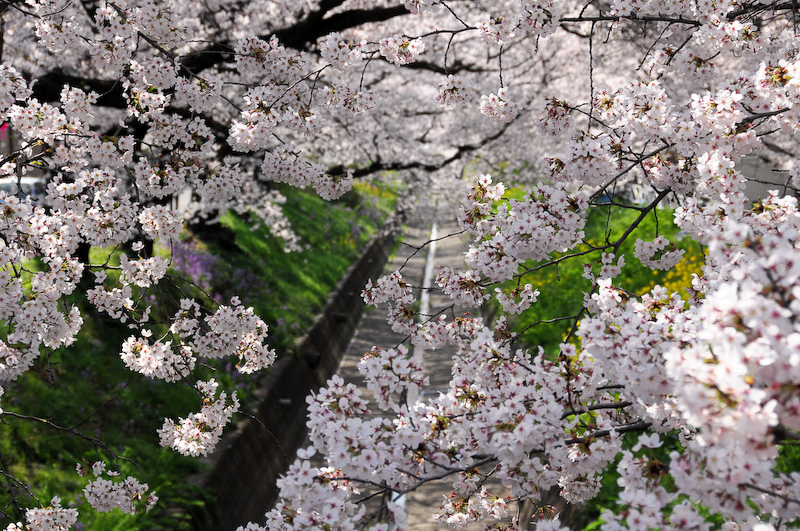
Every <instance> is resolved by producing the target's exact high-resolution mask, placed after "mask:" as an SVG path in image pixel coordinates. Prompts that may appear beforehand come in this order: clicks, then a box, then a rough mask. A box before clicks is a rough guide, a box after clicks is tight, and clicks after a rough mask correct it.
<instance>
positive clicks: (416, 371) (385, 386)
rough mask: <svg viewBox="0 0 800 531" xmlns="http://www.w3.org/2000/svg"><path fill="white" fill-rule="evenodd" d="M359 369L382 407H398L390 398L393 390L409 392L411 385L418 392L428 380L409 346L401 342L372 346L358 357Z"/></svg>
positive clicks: (393, 392) (394, 391)
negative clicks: (394, 346)
mask: <svg viewBox="0 0 800 531" xmlns="http://www.w3.org/2000/svg"><path fill="white" fill-rule="evenodd" d="M358 372H359V373H361V375H362V376H364V378H365V380H366V382H367V388H368V389H370V390H371V391H372V392H373V393H374V394H375V398H376V399H377V401H378V406H379V407H381V408H383V409H388V408H389V407H392V408H394V409H397V408H399V407H400V406H399V404H398V403H397V402H396V401H395V400H394V399H393V398H392V395H394V394H395V393H400V392H402V391H406V392H408V391H409V390H410V389H411V388H412V387H413V388H416V389H415V390H416V392H417V393H418V392H419V390H420V389H422V387H423V386H425V385H427V384H428V379H427V377H424V376H423V370H422V366H421V365H420V364H419V363H418V362H416V361H414V360H413V359H412V358H411V357H409V355H408V349H407V348H406V347H405V346H403V345H400V346H399V347H398V348H397V349H391V348H390V349H382V348H379V347H373V348H372V350H371V351H370V352H368V353H366V354H364V356H363V357H362V358H361V361H360V362H359V364H358Z"/></svg>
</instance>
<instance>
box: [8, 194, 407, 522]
mask: <svg viewBox="0 0 800 531" xmlns="http://www.w3.org/2000/svg"><path fill="white" fill-rule="evenodd" d="M356 188H357V190H356V191H353V192H350V193H348V194H346V195H345V196H344V197H343V198H342V199H340V200H339V201H337V202H334V203H330V202H326V201H323V200H321V199H320V198H319V197H318V196H316V195H315V194H314V193H313V192H309V191H304V190H297V189H293V188H288V187H287V188H286V189H285V190H282V191H283V192H284V193H285V195H286V197H287V202H286V204H285V205H284V212H285V214H286V216H287V217H288V218H289V220H290V222H291V223H292V228H293V230H294V231H295V232H296V233H297V234H298V236H300V238H301V240H302V243H303V244H305V245H308V248H309V249H313V252H312V251H310V250H308V251H303V252H298V253H286V252H284V247H283V244H282V243H281V242H279V241H277V240H276V239H275V238H274V237H273V236H271V235H270V233H269V231H268V230H267V229H266V228H265V227H261V228H258V229H256V230H253V222H252V221H251V220H248V219H245V218H243V217H240V216H237V215H234V214H232V213H228V214H226V215H224V216H223V217H222V227H220V228H219V230H227V231H229V232H228V235H232V238H231V239H232V240H233V241H232V242H231V241H229V242H227V243H228V245H218V244H217V243H215V242H210V243H207V242H202V241H199V240H198V239H197V238H192V237H191V235H189V236H188V240H187V242H185V243H187V244H189V243H190V244H191V249H192V252H193V253H195V254H196V255H197V256H200V257H202V258H203V259H207V262H206V263H207V264H210V265H213V268H211V271H212V273H211V274H210V278H208V279H204V280H203V282H205V281H206V280H207V285H206V286H203V287H204V288H207V289H204V290H203V291H201V290H200V289H199V287H187V286H185V285H184V286H181V289H182V290H183V293H184V294H185V293H190V294H192V295H197V296H200V297H201V299H204V300H205V301H206V302H208V303H210V304H211V305H212V306H213V303H212V301H211V300H209V299H215V300H216V302H219V303H227V302H228V301H227V300H226V299H229V297H230V295H233V294H235V291H234V290H240V293H238V294H239V295H241V296H242V298H243V302H245V303H246V304H249V305H252V306H254V307H255V309H256V312H257V313H258V314H259V315H260V316H261V317H262V318H263V319H264V320H265V321H266V322H267V324H268V325H269V326H270V331H271V334H270V335H271V340H272V346H273V347H274V348H276V350H277V351H278V353H279V355H280V354H281V353H285V352H287V351H290V350H291V346H292V345H293V344H294V341H295V339H296V338H297V337H299V336H300V335H302V334H303V332H304V331H305V329H306V328H307V326H308V325H309V324H310V323H311V322H312V321H313V318H314V316H315V315H316V313H317V312H318V311H319V310H320V309H321V308H322V307H323V306H324V304H325V303H326V300H327V296H328V294H329V292H330V291H331V290H333V289H335V287H336V284H337V282H338V281H339V279H340V278H341V277H342V275H343V274H344V272H345V271H346V269H347V267H348V266H349V265H350V263H351V262H352V261H353V260H354V259H355V258H357V257H358V255H359V253H360V251H361V249H363V247H364V245H365V244H366V242H367V241H369V239H370V238H371V237H372V235H373V234H374V233H375V231H376V230H377V228H378V227H379V226H380V225H381V224H382V222H383V220H384V218H385V217H386V216H387V214H388V213H389V212H390V211H391V209H393V208H394V204H395V202H396V191H395V189H394V188H393V187H391V186H387V185H385V184H380V183H374V184H372V183H358V184H357V186H356ZM233 243H235V245H232V244H233ZM155 251H156V252H159V253H165V252H166V250H165V249H159V248H158V247H156V249H155ZM121 252H123V251H122V250H121V249H114V250H113V251H109V250H101V249H92V250H91V252H90V257H91V261H92V263H103V262H105V261H106V260H108V263H109V264H111V265H116V264H118V263H119V255H120V253H121ZM173 272H174V273H177V274H178V275H179V276H181V277H186V276H187V275H186V274H185V272H182V271H173ZM117 277H118V274H115V272H111V273H110V274H109V282H113V281H114V280H115V279H116V278H117ZM241 279H244V280H245V282H244V283H241V282H240V283H239V284H236V282H235V281H237V280H241ZM242 290H243V293H242V292H241V291H242ZM77 291H80V290H77ZM180 296H185V295H181V293H180V292H179V291H178V290H177V289H176V288H170V287H168V286H166V285H160V286H159V287H157V288H156V289H152V290H149V291H138V292H136V293H135V297H136V298H138V297H143V298H144V299H143V300H145V301H146V302H147V303H148V304H152V305H153V306H154V310H153V313H152V319H153V321H158V320H159V319H160V318H161V317H162V316H164V315H170V314H171V313H172V312H174V311H175V309H176V308H175V305H176V302H175V300H177V299H178V298H179V297H180ZM72 303H74V304H77V305H78V306H79V308H80V309H81V312H82V314H83V316H84V320H85V321H84V325H83V328H82V331H81V333H80V335H79V336H78V339H77V341H76V342H75V343H74V344H73V345H71V346H70V347H69V348H62V349H59V350H56V351H54V352H50V353H49V354H46V355H44V356H43V357H42V358H40V359H39V360H38V361H37V363H36V365H35V367H34V368H33V369H32V370H30V371H28V372H27V373H25V374H24V375H23V376H21V377H20V378H19V380H17V381H15V382H6V383H4V384H3V385H4V387H5V389H6V393H5V395H4V396H3V402H2V407H3V409H5V410H6V411H9V412H14V411H20V412H24V414H25V415H28V416H30V417H35V418H31V419H21V418H14V417H10V416H8V415H4V416H3V422H2V423H0V454H2V458H3V460H4V462H5V463H7V464H8V468H9V470H10V471H11V473H12V474H13V476H14V477H16V478H17V479H19V480H20V481H21V482H22V483H23V484H24V486H25V487H27V488H29V489H30V493H31V494H32V495H34V496H36V498H37V499H38V500H39V501H41V502H42V503H44V504H47V503H48V502H49V500H50V499H51V498H52V497H53V496H56V495H58V496H60V497H61V498H62V505H63V506H65V507H66V506H71V507H76V508H77V509H78V510H79V512H80V518H79V523H80V525H79V526H78V529H83V528H86V527H88V528H90V529H104V530H107V529H108V530H110V529H119V530H134V529H136V530H138V529H176V530H177V529H189V528H190V526H189V522H188V515H189V514H192V513H199V514H202V513H204V512H211V511H215V508H214V507H213V506H212V505H211V504H210V503H209V502H208V500H207V499H206V497H205V495H204V493H203V492H202V490H201V489H200V488H199V487H195V486H192V485H191V484H190V483H189V482H187V478H188V477H190V476H192V475H194V474H198V473H199V472H201V471H202V470H203V465H201V464H200V462H198V460H196V459H192V458H188V457H183V456H181V455H180V454H177V453H176V452H173V451H171V450H167V449H163V448H160V447H159V441H158V435H157V433H156V429H157V428H159V427H161V424H162V423H163V419H164V417H170V418H173V419H175V420H177V418H178V417H181V416H184V417H185V416H186V415H188V414H189V413H190V412H193V411H198V410H199V409H200V407H201V402H200V399H199V397H198V396H196V394H195V392H194V390H193V388H192V383H191V382H189V381H187V382H178V383H173V384H170V383H165V382H162V381H157V380H151V379H148V378H146V377H143V376H141V375H139V374H136V373H133V372H131V371H130V370H128V369H127V368H126V367H125V365H124V363H123V362H122V360H121V359H120V357H119V349H120V345H121V344H122V342H123V341H124V340H125V339H126V338H127V337H129V336H130V335H132V334H133V333H134V332H133V331H131V330H130V329H128V327H127V326H125V325H123V324H120V323H119V322H118V321H115V320H112V319H110V318H109V317H108V316H107V315H105V314H100V313H99V312H97V311H95V310H94V309H93V308H92V307H91V306H90V305H89V304H88V303H87V301H86V300H81V299H78V298H76V299H74V300H73V301H72ZM2 324H3V323H0V325H2ZM153 326H154V327H155V328H156V330H155V334H158V333H159V330H158V326H159V325H153ZM234 363H235V360H222V361H220V362H207V363H206V362H204V363H203V366H201V367H200V368H199V369H198V371H197V372H198V374H197V377H198V378H203V379H208V378H212V377H213V378H215V379H217V381H219V382H220V383H221V386H222V387H223V388H225V389H227V390H236V391H237V393H238V395H239V397H240V400H241V401H242V406H243V407H242V409H243V410H245V411H247V410H248V407H249V406H250V405H252V404H254V402H255V398H254V396H253V394H252V391H253V390H255V388H256V386H257V381H258V378H259V377H261V376H260V375H254V376H245V375H241V374H239V373H238V372H237V371H236V369H235V367H234ZM36 418H38V419H39V420H36ZM50 421H52V424H57V425H58V426H59V427H60V428H62V429H56V428H54V427H53V425H52V424H51V423H50ZM73 428H74V429H73ZM76 432H80V433H81V434H83V435H84V436H86V437H96V438H97V439H98V440H101V441H102V442H103V443H104V444H105V445H107V446H103V445H102V444H99V443H96V444H95V443H93V442H91V441H88V440H86V439H85V438H81V437H78V436H76V435H75V433H76ZM112 453H113V454H116V456H117V458H114V456H113V455H112ZM97 460H105V461H106V462H108V463H109V469H110V470H118V471H119V472H120V473H121V475H122V476H123V477H124V476H126V475H133V476H135V477H137V478H138V479H140V480H141V481H143V482H146V483H148V485H149V486H150V492H152V491H156V493H157V495H158V497H159V499H160V500H159V503H158V504H157V505H156V507H155V508H154V509H153V510H152V511H151V512H150V513H149V514H146V515H139V516H129V515H125V514H122V513H120V511H118V510H114V511H112V512H110V513H102V514H99V513H96V512H95V511H94V510H91V509H90V508H89V505H88V503H86V502H85V501H84V500H83V496H82V492H81V491H82V489H83V487H84V486H85V485H86V484H87V483H88V482H89V480H90V478H80V477H78V475H77V473H76V472H75V465H76V463H78V462H84V463H86V464H91V463H93V462H95V461H97ZM4 468H5V467H4ZM15 492H16V494H17V496H18V497H19V500H20V503H21V505H22V506H23V507H33V506H37V505H38V502H37V501H36V500H35V499H33V498H31V497H30V496H29V495H28V494H27V492H26V489H25V488H23V487H22V486H20V487H19V488H17V489H15ZM0 501H2V504H3V505H4V506H6V504H7V503H8V502H9V501H10V500H9V497H8V494H7V493H4V494H3V495H0ZM14 517H15V518H18V517H19V515H14ZM7 524H8V522H6V521H0V527H3V528H4V527H5V526H6V525H7Z"/></svg>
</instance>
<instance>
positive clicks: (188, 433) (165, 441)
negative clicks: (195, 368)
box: [158, 378, 239, 456]
mask: <svg viewBox="0 0 800 531" xmlns="http://www.w3.org/2000/svg"><path fill="white" fill-rule="evenodd" d="M217 387H219V384H218V383H217V382H216V381H214V379H213V378H212V379H211V380H209V381H207V382H204V381H199V382H197V391H198V393H199V394H200V395H201V396H202V397H203V407H202V409H201V410H200V412H199V413H194V414H192V415H190V416H189V417H186V418H182V419H180V420H179V421H178V424H175V422H174V421H173V420H172V419H165V420H164V425H163V426H162V427H161V428H160V429H159V430H158V435H159V436H160V437H161V446H164V447H169V448H172V449H173V450H175V451H177V452H179V453H181V454H183V455H191V456H198V455H208V454H209V453H211V452H213V451H214V448H215V447H216V445H217V443H218V442H219V440H220V437H221V436H222V428H223V427H224V426H225V425H226V424H227V423H228V421H229V420H230V418H231V416H232V415H233V414H234V413H235V412H236V411H238V410H239V400H238V399H237V398H236V393H233V394H232V395H231V399H230V401H228V395H227V393H225V392H224V391H222V392H220V394H219V396H218V397H217V396H216V394H217Z"/></svg>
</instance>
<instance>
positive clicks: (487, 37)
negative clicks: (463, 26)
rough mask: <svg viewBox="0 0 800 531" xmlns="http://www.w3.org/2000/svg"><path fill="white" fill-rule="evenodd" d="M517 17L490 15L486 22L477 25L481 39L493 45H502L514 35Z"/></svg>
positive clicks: (517, 21) (517, 23) (517, 22)
mask: <svg viewBox="0 0 800 531" xmlns="http://www.w3.org/2000/svg"><path fill="white" fill-rule="evenodd" d="M519 22H520V21H519V19H518V18H516V17H501V16H497V17H491V18H490V19H489V21H488V22H481V23H480V24H479V25H478V29H479V30H480V36H481V40H484V41H486V42H490V43H492V44H494V45H495V46H503V45H505V44H507V43H509V42H511V40H512V39H513V38H514V37H515V36H516V33H517V27H518V26H519Z"/></svg>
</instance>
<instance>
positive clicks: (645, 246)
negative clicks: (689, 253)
mask: <svg viewBox="0 0 800 531" xmlns="http://www.w3.org/2000/svg"><path fill="white" fill-rule="evenodd" d="M669 248H671V249H673V250H671V251H667V250H666V249H669ZM685 253H686V251H684V250H683V249H675V246H674V245H671V244H670V241H669V240H668V239H667V238H665V237H664V236H657V237H656V238H655V239H654V240H653V241H649V242H646V241H644V240H642V239H641V238H638V239H637V240H636V244H635V250H634V252H633V255H634V256H635V257H636V258H638V259H639V260H640V261H641V262H642V263H643V264H644V265H646V266H647V267H649V268H651V269H661V270H663V271H666V270H669V269H672V268H673V267H675V266H676V265H677V264H678V262H680V261H681V260H683V255H684V254H685Z"/></svg>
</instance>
